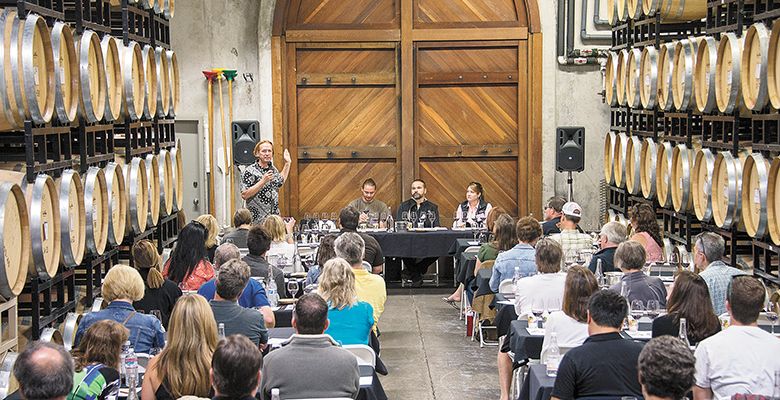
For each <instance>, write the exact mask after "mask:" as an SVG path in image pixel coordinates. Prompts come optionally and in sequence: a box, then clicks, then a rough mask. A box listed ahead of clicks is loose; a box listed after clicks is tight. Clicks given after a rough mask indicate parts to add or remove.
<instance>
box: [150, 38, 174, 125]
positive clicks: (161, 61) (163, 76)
mask: <svg viewBox="0 0 780 400" xmlns="http://www.w3.org/2000/svg"><path fill="white" fill-rule="evenodd" d="M154 64H155V66H156V68H157V116H158V117H161V118H164V117H166V116H167V115H168V108H169V107H170V103H171V98H170V95H171V92H170V86H169V85H168V83H169V81H168V79H169V74H170V70H169V67H168V56H167V55H166V54H165V49H164V48H162V47H157V48H155V49H154Z"/></svg>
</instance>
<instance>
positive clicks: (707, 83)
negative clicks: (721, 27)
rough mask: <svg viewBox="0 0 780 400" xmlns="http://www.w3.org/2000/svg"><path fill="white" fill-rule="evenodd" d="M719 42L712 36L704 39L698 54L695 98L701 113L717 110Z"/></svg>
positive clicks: (700, 43)
mask: <svg viewBox="0 0 780 400" xmlns="http://www.w3.org/2000/svg"><path fill="white" fill-rule="evenodd" d="M717 57H718V41H716V40H715V38H713V37H711V36H707V37H704V38H702V39H701V40H700V41H699V46H698V49H697V52H696V70H695V71H694V86H695V89H694V90H693V93H694V96H695V97H696V108H697V109H698V110H699V112H702V113H709V112H711V111H712V110H713V109H714V108H715V76H716V74H717V68H718V58H717Z"/></svg>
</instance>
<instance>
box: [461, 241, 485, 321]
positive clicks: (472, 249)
mask: <svg viewBox="0 0 780 400" xmlns="http://www.w3.org/2000/svg"><path fill="white" fill-rule="evenodd" d="M479 248H480V247H479V246H469V247H466V250H463V253H465V254H474V255H476V254H477V253H479ZM470 306H471V304H469V299H468V296H466V288H465V287H464V288H463V293H462V294H461V296H460V308H459V309H458V318H459V319H464V316H463V313H464V312H466V310H468V308H469V307H470ZM465 323H466V324H468V321H466V322H465Z"/></svg>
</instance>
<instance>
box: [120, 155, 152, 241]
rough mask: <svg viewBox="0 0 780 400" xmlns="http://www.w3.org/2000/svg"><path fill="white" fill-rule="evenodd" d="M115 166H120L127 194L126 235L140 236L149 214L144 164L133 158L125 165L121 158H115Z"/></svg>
mask: <svg viewBox="0 0 780 400" xmlns="http://www.w3.org/2000/svg"><path fill="white" fill-rule="evenodd" d="M116 162H117V164H119V165H121V166H122V169H123V170H122V173H123V175H124V177H125V191H126V192H127V224H126V225H125V231H126V233H129V232H133V233H135V234H140V233H143V232H145V231H146V222H147V219H148V217H147V214H148V213H149V183H148V181H147V178H146V162H144V160H143V159H142V158H140V157H133V158H132V159H131V160H130V162H129V163H126V162H125V160H124V159H123V158H122V157H116Z"/></svg>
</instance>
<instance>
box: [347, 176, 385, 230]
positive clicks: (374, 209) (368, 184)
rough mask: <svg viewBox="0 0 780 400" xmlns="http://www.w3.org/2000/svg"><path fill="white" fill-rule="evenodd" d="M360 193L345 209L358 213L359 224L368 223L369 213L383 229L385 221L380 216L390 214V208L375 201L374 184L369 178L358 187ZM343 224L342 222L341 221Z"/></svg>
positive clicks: (379, 201)
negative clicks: (351, 209) (373, 215)
mask: <svg viewBox="0 0 780 400" xmlns="http://www.w3.org/2000/svg"><path fill="white" fill-rule="evenodd" d="M360 192H361V196H360V197H358V198H357V199H355V200H352V201H351V202H350V203H349V204H347V207H352V208H354V209H356V210H358V211H359V212H360V217H359V219H360V223H361V224H365V223H367V222H368V214H369V213H374V214H376V216H377V218H379V225H380V227H384V226H385V221H383V220H382V218H380V216H381V215H382V214H384V215H387V213H388V212H390V208H389V207H388V206H387V204H385V203H383V202H382V201H381V200H377V199H376V182H374V180H373V179H371V178H368V179H366V180H365V181H363V185H362V186H361V187H360ZM343 224H344V222H343V221H342V225H343Z"/></svg>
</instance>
